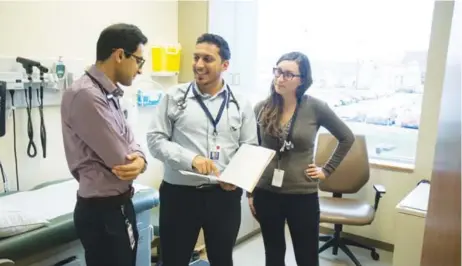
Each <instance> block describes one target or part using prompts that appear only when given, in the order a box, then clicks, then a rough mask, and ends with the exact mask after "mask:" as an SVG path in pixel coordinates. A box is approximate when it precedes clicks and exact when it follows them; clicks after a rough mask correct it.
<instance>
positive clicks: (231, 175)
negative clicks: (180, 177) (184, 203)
mask: <svg viewBox="0 0 462 266" xmlns="http://www.w3.org/2000/svg"><path fill="white" fill-rule="evenodd" d="M275 154H276V151H274V150H271V149H267V148H263V147H260V146H253V145H248V144H243V145H242V146H241V147H240V148H239V150H238V151H237V152H236V154H235V155H234V156H233V158H232V159H231V161H230V163H229V164H228V166H227V167H226V169H225V170H224V171H223V173H221V174H220V176H219V177H218V178H217V177H216V176H213V175H201V174H198V173H194V172H190V171H180V172H181V173H182V174H184V175H194V176H199V177H203V178H208V179H211V180H218V181H222V182H226V183H229V184H233V185H235V186H238V187H240V188H242V189H244V190H246V191H249V192H252V191H253V190H254V188H255V186H256V185H257V183H258V181H259V180H260V178H261V176H262V174H263V171H265V169H266V167H267V166H268V164H269V163H270V161H271V160H272V159H273V157H274V155H275Z"/></svg>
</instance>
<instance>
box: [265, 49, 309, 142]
mask: <svg viewBox="0 0 462 266" xmlns="http://www.w3.org/2000/svg"><path fill="white" fill-rule="evenodd" d="M282 61H295V62H296V63H297V64H298V70H299V72H300V78H301V84H300V86H298V88H297V90H296V96H297V100H298V101H299V102H300V101H301V100H302V97H303V95H304V94H305V92H306V91H307V90H308V89H309V88H310V86H311V84H313V77H312V75H311V64H310V60H309V59H308V57H307V56H306V55H305V54H303V53H301V52H290V53H287V54H284V55H282V56H281V57H280V58H279V60H278V61H277V63H276V65H278V64H279V63H280V62H282ZM283 104H284V102H283V99H282V96H281V95H279V94H278V93H276V91H275V88H274V80H272V81H271V90H270V95H269V96H268V98H267V99H266V100H265V102H264V105H263V109H262V111H261V117H260V121H261V123H262V125H263V128H264V130H265V133H267V134H268V135H271V136H278V135H279V134H280V133H281V132H280V131H281V129H280V127H279V120H280V119H281V114H282V110H283V109H282V107H283Z"/></svg>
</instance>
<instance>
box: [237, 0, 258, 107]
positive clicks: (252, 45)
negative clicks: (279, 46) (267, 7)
mask: <svg viewBox="0 0 462 266" xmlns="http://www.w3.org/2000/svg"><path fill="white" fill-rule="evenodd" d="M257 4H258V1H256V0H254V1H236V4H235V5H236V7H235V8H236V11H235V14H236V18H235V28H236V29H235V30H236V34H235V48H234V64H235V67H236V68H235V69H234V76H233V78H234V88H235V90H236V92H238V93H239V94H242V95H244V96H245V97H246V99H249V100H250V101H251V102H252V103H255V101H258V100H261V99H260V98H263V96H261V95H257V92H256V90H255V88H256V80H257V41H258V28H257V27H258V10H257V7H258V6H257Z"/></svg>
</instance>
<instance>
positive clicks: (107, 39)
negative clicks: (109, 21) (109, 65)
mask: <svg viewBox="0 0 462 266" xmlns="http://www.w3.org/2000/svg"><path fill="white" fill-rule="evenodd" d="M147 42H148V38H147V37H146V36H144V34H143V33H142V32H141V30H140V29H139V28H138V27H137V26H135V25H131V24H125V23H118V24H113V25H111V26H109V27H107V28H105V29H104V30H103V31H102V32H101V34H100V36H99V38H98V43H97V44H96V60H97V61H104V60H106V59H108V58H109V57H110V56H111V54H112V53H113V52H114V49H120V48H122V49H124V51H125V52H126V53H134V52H135V51H136V50H137V49H138V45H140V44H143V45H144V44H146V43H147Z"/></svg>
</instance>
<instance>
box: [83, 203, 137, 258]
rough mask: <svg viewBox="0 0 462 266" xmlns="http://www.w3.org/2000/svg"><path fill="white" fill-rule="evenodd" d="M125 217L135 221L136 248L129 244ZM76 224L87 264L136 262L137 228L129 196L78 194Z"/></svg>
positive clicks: (133, 222)
mask: <svg viewBox="0 0 462 266" xmlns="http://www.w3.org/2000/svg"><path fill="white" fill-rule="evenodd" d="M122 206H123V208H124V211H123V213H122V208H121V207H122ZM125 217H127V218H128V220H129V221H130V224H131V225H132V228H133V233H134V237H135V240H136V244H135V248H134V249H133V250H132V248H131V246H130V240H129V236H128V232H127V225H126V223H125ZM74 224H75V228H76V231H77V236H78V237H79V239H80V241H81V242H82V245H83V248H84V250H85V260H86V264H87V266H135V264H136V251H137V245H138V230H137V227H136V214H135V210H134V208H133V203H132V202H131V200H130V197H128V198H122V197H121V196H116V197H108V198H94V199H84V198H80V197H77V204H76V206H75V211H74Z"/></svg>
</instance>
